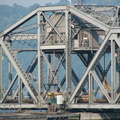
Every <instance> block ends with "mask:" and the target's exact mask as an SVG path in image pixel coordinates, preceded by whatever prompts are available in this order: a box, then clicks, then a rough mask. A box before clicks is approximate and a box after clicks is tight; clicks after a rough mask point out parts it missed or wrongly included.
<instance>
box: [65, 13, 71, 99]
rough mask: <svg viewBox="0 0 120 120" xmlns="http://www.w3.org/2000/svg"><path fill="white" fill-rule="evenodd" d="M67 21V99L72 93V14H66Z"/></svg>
mask: <svg viewBox="0 0 120 120" xmlns="http://www.w3.org/2000/svg"><path fill="white" fill-rule="evenodd" d="M65 19H66V23H65V24H66V91H67V98H68V97H69V94H70V93H71V91H72V86H71V81H72V80H71V79H72V74H71V47H72V46H71V14H70V13H69V12H68V11H66V13H65Z"/></svg>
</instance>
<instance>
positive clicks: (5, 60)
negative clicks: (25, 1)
mask: <svg viewBox="0 0 120 120" xmlns="http://www.w3.org/2000/svg"><path fill="white" fill-rule="evenodd" d="M119 16H120V9H119V7H116V6H80V5H75V6H72V5H70V6H51V7H38V8H36V9H35V10H33V11H32V12H30V13H29V14H28V15H26V16H25V17H23V18H22V19H20V20H18V21H17V22H16V23H14V24H13V25H11V26H10V27H8V28H7V29H6V30H4V31H3V32H1V33H0V58H1V59H0V66H1V68H0V99H1V103H0V108H39V109H40V108H41V109H44V108H45V109H47V108H48V97H46V96H48V94H49V93H52V94H55V93H61V94H62V96H63V98H64V102H65V104H66V109H88V108H89V109H120V105H119V102H120V100H119V98H120V48H119V47H120V20H119ZM6 66H8V67H6ZM6 86H7V87H6ZM25 91H27V94H26V92H25ZM26 95H27V97H28V98H27V97H26ZM53 96H54V95H53ZM54 97H55V96H54Z"/></svg>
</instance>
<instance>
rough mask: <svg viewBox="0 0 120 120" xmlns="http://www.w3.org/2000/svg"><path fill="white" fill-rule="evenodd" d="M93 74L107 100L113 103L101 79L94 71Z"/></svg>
mask: <svg viewBox="0 0 120 120" xmlns="http://www.w3.org/2000/svg"><path fill="white" fill-rule="evenodd" d="M91 74H92V75H93V77H94V78H95V80H96V82H97V83H98V85H99V87H100V88H101V90H102V92H103V94H104V95H105V97H106V98H107V100H108V102H109V103H110V102H111V98H110V96H109V95H108V93H107V91H106V90H105V88H104V86H103V85H102V83H101V81H100V79H99V78H98V76H97V75H96V74H95V72H94V71H93V70H92V71H91Z"/></svg>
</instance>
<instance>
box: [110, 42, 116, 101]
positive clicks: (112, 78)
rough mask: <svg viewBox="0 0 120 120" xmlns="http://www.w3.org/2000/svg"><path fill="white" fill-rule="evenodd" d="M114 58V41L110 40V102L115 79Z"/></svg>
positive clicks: (113, 96) (113, 92) (113, 95)
mask: <svg viewBox="0 0 120 120" xmlns="http://www.w3.org/2000/svg"><path fill="white" fill-rule="evenodd" d="M115 73H116V60H115V41H114V40H111V100H112V101H111V103H113V102H114V99H115V87H114V86H115V80H116V75H115Z"/></svg>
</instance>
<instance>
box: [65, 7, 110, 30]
mask: <svg viewBox="0 0 120 120" xmlns="http://www.w3.org/2000/svg"><path fill="white" fill-rule="evenodd" d="M67 7H68V10H69V11H70V12H71V13H73V14H74V15H76V16H78V17H79V18H81V19H84V20H85V21H87V22H89V23H91V24H93V25H95V26H97V27H99V28H101V29H102V30H105V31H106V32H108V31H109V29H110V27H109V26H108V25H106V24H104V23H103V22H100V21H99V20H97V19H95V18H93V17H92V16H90V15H89V14H87V13H84V12H82V11H80V10H78V9H76V8H74V7H72V6H67Z"/></svg>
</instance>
